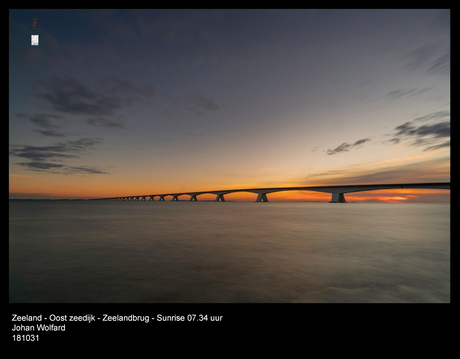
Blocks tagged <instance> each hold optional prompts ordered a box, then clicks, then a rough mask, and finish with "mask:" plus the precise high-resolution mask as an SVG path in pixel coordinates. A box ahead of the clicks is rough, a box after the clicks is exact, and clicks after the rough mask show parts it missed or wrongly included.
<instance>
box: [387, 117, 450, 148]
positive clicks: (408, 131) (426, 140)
mask: <svg viewBox="0 0 460 359" xmlns="http://www.w3.org/2000/svg"><path fill="white" fill-rule="evenodd" d="M395 131H396V133H394V134H393V138H392V139H390V140H389V142H392V143H395V144H396V143H399V142H401V141H403V140H409V141H410V143H409V144H410V145H411V146H427V145H430V146H428V147H427V148H425V149H424V151H430V150H435V149H438V148H441V147H446V146H447V143H449V144H450V141H448V142H444V143H443V144H442V145H439V144H435V145H433V143H435V142H437V141H438V139H444V138H446V137H450V122H449V121H445V122H439V123H435V124H432V125H422V126H416V125H415V124H414V122H413V121H412V122H406V123H404V124H403V125H400V126H397V127H396V128H395Z"/></svg>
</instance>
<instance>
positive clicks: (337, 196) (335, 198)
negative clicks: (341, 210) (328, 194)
mask: <svg viewBox="0 0 460 359" xmlns="http://www.w3.org/2000/svg"><path fill="white" fill-rule="evenodd" d="M329 203H347V201H346V200H345V196H344V195H343V193H338V192H335V193H332V198H331V200H330V201H329Z"/></svg>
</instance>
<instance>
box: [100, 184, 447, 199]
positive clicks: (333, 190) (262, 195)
mask: <svg viewBox="0 0 460 359" xmlns="http://www.w3.org/2000/svg"><path fill="white" fill-rule="evenodd" d="M397 188H411V189H450V182H436V183H399V184H364V185H343V186H303V187H273V188H247V189H229V190H219V191H202V192H180V193H163V194H147V195H141V196H123V197H109V198H96V199H97V200H114V201H146V200H147V198H148V200H149V201H154V200H155V197H158V198H159V200H160V201H165V197H172V199H171V201H178V200H179V196H189V201H197V200H198V199H197V196H199V195H202V194H214V195H216V199H215V201H216V202H219V201H222V202H223V201H225V197H224V196H225V195H226V194H229V193H236V192H250V193H254V194H256V195H257V199H256V202H268V197H267V194H269V193H274V192H283V191H313V192H325V193H330V194H331V200H330V201H329V203H347V201H346V200H345V194H346V193H354V192H363V191H376V190H385V189H397Z"/></svg>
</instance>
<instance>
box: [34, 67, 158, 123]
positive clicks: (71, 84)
mask: <svg viewBox="0 0 460 359" xmlns="http://www.w3.org/2000/svg"><path fill="white" fill-rule="evenodd" d="M99 83H100V85H101V88H90V87H89V86H87V85H86V84H84V83H83V82H81V81H79V80H76V79H74V78H71V77H58V76H52V77H49V78H47V79H40V80H38V81H37V84H36V85H35V86H34V87H35V89H36V90H37V94H36V96H37V97H38V98H41V99H43V100H45V101H47V102H48V103H49V104H50V105H51V106H52V107H53V108H54V109H55V110H57V111H60V112H63V113H67V114H72V115H89V116H113V115H114V114H115V111H117V110H119V109H122V108H125V107H128V106H132V105H133V104H135V103H136V102H139V101H140V100H141V99H143V96H140V95H139V93H143V94H146V93H147V94H153V93H154V90H153V89H148V88H137V87H135V86H133V85H132V84H131V83H129V82H128V81H124V80H121V79H117V78H109V79H107V80H104V81H100V82H99Z"/></svg>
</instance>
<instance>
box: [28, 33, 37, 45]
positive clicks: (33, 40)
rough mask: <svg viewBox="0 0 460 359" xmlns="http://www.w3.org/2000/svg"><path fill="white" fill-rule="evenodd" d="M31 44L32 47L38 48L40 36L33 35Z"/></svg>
mask: <svg viewBox="0 0 460 359" xmlns="http://www.w3.org/2000/svg"><path fill="white" fill-rule="evenodd" d="M30 43H31V45H32V46H38V35H31V37H30Z"/></svg>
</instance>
